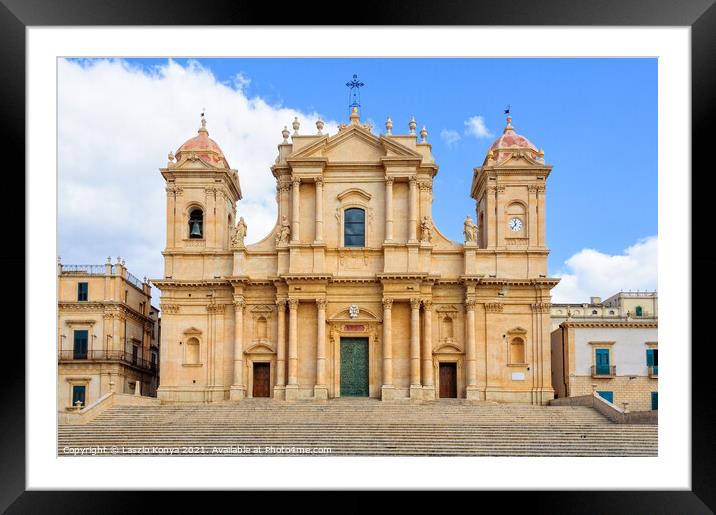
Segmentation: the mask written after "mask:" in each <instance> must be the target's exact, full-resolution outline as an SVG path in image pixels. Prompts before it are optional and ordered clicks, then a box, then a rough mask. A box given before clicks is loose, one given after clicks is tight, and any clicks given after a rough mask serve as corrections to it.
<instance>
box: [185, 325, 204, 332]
mask: <svg viewBox="0 0 716 515" xmlns="http://www.w3.org/2000/svg"><path fill="white" fill-rule="evenodd" d="M184 334H201V329H197V328H196V327H193V326H192V327H190V328H189V329H187V330H186V331H184Z"/></svg>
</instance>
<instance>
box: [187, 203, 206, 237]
mask: <svg viewBox="0 0 716 515" xmlns="http://www.w3.org/2000/svg"><path fill="white" fill-rule="evenodd" d="M203 237H204V213H203V212H202V211H201V209H192V210H191V213H189V238H199V239H201V238H203Z"/></svg>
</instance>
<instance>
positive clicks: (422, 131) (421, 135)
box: [420, 125, 428, 143]
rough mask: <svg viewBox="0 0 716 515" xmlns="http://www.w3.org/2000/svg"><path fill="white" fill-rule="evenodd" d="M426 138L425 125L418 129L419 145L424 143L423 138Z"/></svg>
mask: <svg viewBox="0 0 716 515" xmlns="http://www.w3.org/2000/svg"><path fill="white" fill-rule="evenodd" d="M427 137H428V130H427V129H426V128H425V125H423V128H422V129H420V143H425V138H427Z"/></svg>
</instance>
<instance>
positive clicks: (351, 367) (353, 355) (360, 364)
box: [340, 338, 368, 397]
mask: <svg viewBox="0 0 716 515" xmlns="http://www.w3.org/2000/svg"><path fill="white" fill-rule="evenodd" d="M340 371H341V397H368V338H341V368H340Z"/></svg>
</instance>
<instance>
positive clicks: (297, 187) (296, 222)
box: [291, 179, 301, 242]
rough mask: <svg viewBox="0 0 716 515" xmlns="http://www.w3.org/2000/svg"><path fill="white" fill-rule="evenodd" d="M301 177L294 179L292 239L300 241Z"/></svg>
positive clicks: (292, 190)
mask: <svg viewBox="0 0 716 515" xmlns="http://www.w3.org/2000/svg"><path fill="white" fill-rule="evenodd" d="M300 191H301V179H293V182H292V187H291V210H292V211H291V241H292V242H298V240H299V237H298V231H299V229H300V216H301V212H300V210H299V202H300V200H301V195H300Z"/></svg>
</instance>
